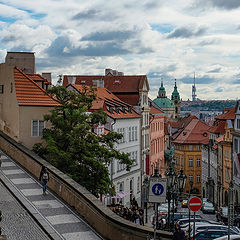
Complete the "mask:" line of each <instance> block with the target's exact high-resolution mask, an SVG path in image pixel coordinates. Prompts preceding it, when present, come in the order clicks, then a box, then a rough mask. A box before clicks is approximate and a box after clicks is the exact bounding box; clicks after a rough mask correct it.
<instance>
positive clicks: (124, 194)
mask: <svg viewBox="0 0 240 240" xmlns="http://www.w3.org/2000/svg"><path fill="white" fill-rule="evenodd" d="M128 194H129V193H128V192H117V193H116V195H115V196H112V198H124V197H126V196H127V195H128Z"/></svg>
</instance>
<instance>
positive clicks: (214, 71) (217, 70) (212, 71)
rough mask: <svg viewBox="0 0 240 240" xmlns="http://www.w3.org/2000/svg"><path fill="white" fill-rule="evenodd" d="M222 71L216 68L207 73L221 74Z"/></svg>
mask: <svg viewBox="0 0 240 240" xmlns="http://www.w3.org/2000/svg"><path fill="white" fill-rule="evenodd" d="M221 69H222V68H220V67H219V68H215V69H213V70H210V71H208V72H207V73H219V72H221Z"/></svg>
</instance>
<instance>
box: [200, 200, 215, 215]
mask: <svg viewBox="0 0 240 240" xmlns="http://www.w3.org/2000/svg"><path fill="white" fill-rule="evenodd" d="M202 212H203V213H213V214H214V213H215V208H214V206H213V204H212V203H211V202H205V203H204V204H203V207H202Z"/></svg>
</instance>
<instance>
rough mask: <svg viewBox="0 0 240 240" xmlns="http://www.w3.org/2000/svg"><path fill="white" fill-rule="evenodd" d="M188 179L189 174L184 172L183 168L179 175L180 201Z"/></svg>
mask: <svg viewBox="0 0 240 240" xmlns="http://www.w3.org/2000/svg"><path fill="white" fill-rule="evenodd" d="M186 181H187V176H186V175H185V174H184V173H183V169H181V170H180V174H179V175H178V189H179V191H180V201H181V200H182V192H183V190H184V188H185V185H186Z"/></svg>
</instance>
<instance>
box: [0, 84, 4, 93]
mask: <svg viewBox="0 0 240 240" xmlns="http://www.w3.org/2000/svg"><path fill="white" fill-rule="evenodd" d="M3 87H4V86H3V85H0V93H3Z"/></svg>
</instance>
